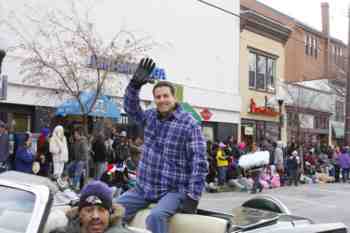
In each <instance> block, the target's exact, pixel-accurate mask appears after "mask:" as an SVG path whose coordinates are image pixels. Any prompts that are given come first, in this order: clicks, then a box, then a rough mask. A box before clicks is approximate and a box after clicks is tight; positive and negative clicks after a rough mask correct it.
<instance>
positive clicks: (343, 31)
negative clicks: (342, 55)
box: [258, 0, 350, 44]
mask: <svg viewBox="0 0 350 233" xmlns="http://www.w3.org/2000/svg"><path fill="white" fill-rule="evenodd" d="M258 1H260V2H262V3H264V4H266V5H268V6H270V7H272V8H274V9H276V10H278V11H281V12H282V13H284V14H287V15H289V16H292V17H293V18H296V19H298V20H299V21H301V22H303V23H306V24H307V25H309V26H312V27H313V28H316V29H318V30H321V29H322V26H321V2H328V3H329V13H330V31H331V35H332V37H335V38H338V39H341V40H342V41H344V42H345V43H346V44H347V41H348V17H347V9H348V6H349V4H350V0H258Z"/></svg>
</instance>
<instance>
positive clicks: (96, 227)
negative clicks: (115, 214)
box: [79, 205, 110, 233]
mask: <svg viewBox="0 0 350 233" xmlns="http://www.w3.org/2000/svg"><path fill="white" fill-rule="evenodd" d="M109 216H110V214H109V211H108V210H107V209H106V208H103V207H102V206H99V205H92V206H86V207H83V208H82V209H81V210H80V213H79V218H80V224H81V229H82V231H81V233H104V232H105V231H106V230H107V228H108V225H109Z"/></svg>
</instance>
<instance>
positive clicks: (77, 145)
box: [73, 136, 89, 161]
mask: <svg viewBox="0 0 350 233" xmlns="http://www.w3.org/2000/svg"><path fill="white" fill-rule="evenodd" d="M73 153H74V158H75V160H77V161H87V160H88V159H89V145H88V141H87V139H86V137H84V136H82V137H81V139H80V140H79V141H76V142H74V144H73Z"/></svg>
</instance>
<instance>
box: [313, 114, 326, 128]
mask: <svg viewBox="0 0 350 233" xmlns="http://www.w3.org/2000/svg"><path fill="white" fill-rule="evenodd" d="M315 128H316V129H328V118H327V117H325V116H318V117H315Z"/></svg>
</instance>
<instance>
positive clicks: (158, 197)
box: [118, 59, 208, 233]
mask: <svg viewBox="0 0 350 233" xmlns="http://www.w3.org/2000/svg"><path fill="white" fill-rule="evenodd" d="M154 67H155V63H154V62H153V61H152V60H151V59H142V60H141V62H140V64H139V66H138V68H137V70H136V72H135V74H134V76H133V78H132V80H131V82H130V84H129V85H128V87H127V89H126V94H125V98H124V108H125V111H126V112H127V113H128V114H129V116H130V117H132V118H133V119H134V120H135V121H136V122H137V123H138V124H140V125H142V126H143V127H144V128H145V132H144V145H143V150H142V156H141V160H140V162H139V165H138V175H137V181H136V188H135V189H133V190H131V191H129V192H127V193H125V194H123V195H122V196H121V197H120V198H119V200H118V202H119V203H120V204H122V205H123V206H124V207H125V218H124V220H125V221H129V220H130V219H131V218H132V217H133V216H135V214H136V213H137V211H138V210H140V209H143V208H146V207H147V206H148V205H149V204H150V203H157V205H156V206H155V207H154V208H153V209H152V210H151V212H150V215H149V216H148V217H147V219H146V226H147V229H149V230H150V231H152V232H153V233H166V232H168V222H169V221H168V220H169V218H170V217H171V216H172V215H174V214H175V213H176V212H179V211H181V212H185V213H194V212H195V210H196V207H197V205H198V201H199V199H200V197H201V194H202V192H203V189H204V184H205V183H204V182H205V177H206V175H207V172H208V165H207V160H206V143H205V140H204V137H203V134H202V132H201V128H200V126H199V125H198V123H197V121H196V120H195V119H194V118H193V117H192V116H191V114H190V113H187V112H185V111H184V110H183V109H182V108H181V106H179V105H178V104H177V103H176V98H175V88H174V87H173V86H172V84H171V83H169V82H166V81H160V82H158V83H157V84H156V85H155V86H154V87H153V97H154V100H155V103H156V106H157V107H156V109H150V110H147V111H142V109H141V107H140V98H139V93H140V89H141V87H142V85H144V84H146V83H147V82H150V81H151V79H150V75H151V73H152V71H153V69H154Z"/></svg>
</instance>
